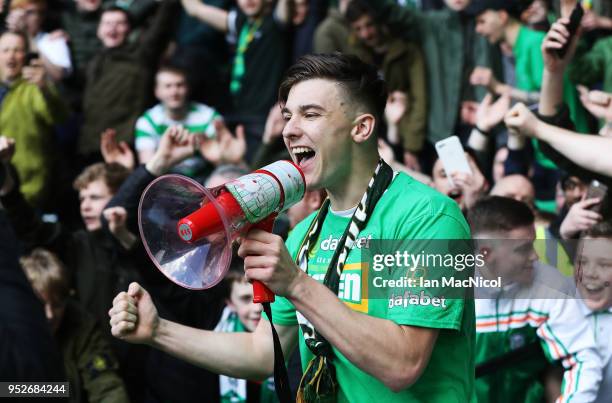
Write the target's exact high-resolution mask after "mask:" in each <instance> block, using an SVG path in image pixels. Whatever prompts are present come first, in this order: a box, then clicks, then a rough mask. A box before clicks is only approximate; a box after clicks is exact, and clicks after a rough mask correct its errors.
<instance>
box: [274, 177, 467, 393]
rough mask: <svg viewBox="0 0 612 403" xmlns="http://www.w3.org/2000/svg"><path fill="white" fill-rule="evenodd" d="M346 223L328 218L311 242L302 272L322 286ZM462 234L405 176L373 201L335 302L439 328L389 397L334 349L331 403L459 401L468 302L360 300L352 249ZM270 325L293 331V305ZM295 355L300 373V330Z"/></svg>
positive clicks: (445, 204)
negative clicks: (427, 353) (417, 367)
mask: <svg viewBox="0 0 612 403" xmlns="http://www.w3.org/2000/svg"><path fill="white" fill-rule="evenodd" d="M313 219H314V214H313V215H311V216H309V217H308V218H306V219H305V220H304V221H303V222H301V223H300V224H298V225H297V226H296V228H295V229H294V230H293V231H292V233H291V234H290V236H289V239H288V240H287V248H288V250H289V252H290V253H291V254H292V256H293V257H294V258H295V256H296V254H297V249H298V248H299V245H300V243H301V241H302V239H303V238H304V237H305V232H306V231H307V229H308V226H309V225H310V223H311V222H312V220H313ZM349 219H350V218H349V217H348V216H341V215H338V213H333V212H331V211H330V212H329V213H328V214H327V217H326V219H325V221H324V224H323V227H322V229H321V234H320V237H319V241H318V242H317V244H316V245H315V246H314V247H313V250H312V253H311V255H310V256H309V260H308V273H309V275H311V276H313V277H314V278H316V279H317V280H318V281H321V282H322V281H323V277H324V275H325V271H326V269H327V265H328V263H329V261H330V260H331V258H332V255H333V253H334V250H335V247H336V245H337V243H338V240H339V238H340V237H341V235H342V233H343V232H344V229H345V227H346V225H347V224H348V222H349ZM469 237H470V232H469V228H468V226H467V224H466V222H465V220H464V218H463V216H462V215H461V212H460V210H459V208H458V207H457V204H456V203H455V202H454V201H452V200H451V199H449V198H447V197H445V196H443V195H442V194H440V193H438V192H437V191H435V190H433V189H432V188H430V187H428V186H426V185H423V184H421V183H420V182H418V181H416V180H414V179H412V178H411V177H409V176H408V175H405V174H399V175H398V176H397V177H396V178H395V179H394V181H393V182H392V184H391V185H390V187H389V189H387V191H386V193H385V194H384V195H383V196H382V198H381V199H380V200H379V202H378V204H377V205H376V208H375V210H374V212H373V213H372V216H371V218H370V220H369V222H368V225H367V226H366V227H365V228H364V230H363V231H362V232H361V233H360V235H359V239H360V240H358V241H357V242H356V247H355V248H354V249H353V250H351V252H350V253H349V256H348V259H347V262H346V265H345V268H344V272H343V274H342V277H341V281H340V287H339V293H338V295H339V298H340V299H342V300H343V301H344V302H345V303H346V304H347V306H349V307H350V308H351V309H354V310H356V311H358V312H361V313H364V314H367V315H370V316H374V317H378V318H384V319H388V320H391V321H393V322H395V323H397V324H400V325H411V326H420V327H429V328H437V329H440V333H439V336H438V339H437V341H436V344H435V346H434V349H433V352H432V354H431V358H430V360H429V364H428V366H427V368H426V369H425V370H424V372H423V374H422V375H421V377H420V378H419V379H418V381H417V382H416V383H415V384H414V385H412V386H411V387H409V388H407V389H405V390H403V391H401V392H399V393H394V392H392V391H391V390H390V389H388V388H387V387H386V386H385V385H384V384H383V383H382V382H380V381H379V380H377V379H375V378H374V377H372V376H371V375H369V374H367V373H365V372H363V371H362V370H360V369H359V368H357V367H356V366H354V365H353V364H352V363H350V362H349V361H348V360H347V358H346V357H344V356H343V355H342V354H341V353H340V352H339V351H338V350H336V349H335V348H334V352H335V355H336V359H335V361H334V362H335V366H336V371H337V378H338V383H339V385H340V390H339V395H338V401H339V402H351V403H356V402H368V403H369V402H374V401H376V402H386V403H391V402H417V401H426V402H440V403H442V402H443V403H450V402H466V401H469V400H470V399H471V398H472V397H473V385H474V358H473V355H474V354H473V353H474V340H475V339H474V326H475V325H474V301H473V300H470V299H453V300H450V301H447V304H446V307H445V308H442V307H433V306H431V305H429V306H421V305H409V306H408V307H407V308H404V307H393V308H389V301H388V300H386V299H383V298H378V299H371V298H370V299H368V298H367V286H368V283H369V282H368V279H367V276H368V268H367V266H366V265H364V264H362V263H361V260H360V259H361V257H362V254H361V253H359V249H360V248H359V245H360V246H361V247H362V248H366V247H368V243H367V240H368V239H370V240H376V239H395V240H397V239H468V238H469ZM272 311H273V321H274V323H275V324H278V325H283V326H295V325H297V324H298V322H297V318H296V312H295V308H294V306H293V305H292V304H291V302H289V301H288V300H287V299H285V298H277V299H276V302H275V303H274V304H273V305H272ZM299 346H300V354H301V359H302V367H303V368H304V369H305V367H306V365H307V364H308V362H309V361H310V360H311V359H312V358H313V355H312V353H311V352H310V350H309V349H308V348H307V347H306V345H305V343H304V339H303V336H302V334H301V330H300V342H299Z"/></svg>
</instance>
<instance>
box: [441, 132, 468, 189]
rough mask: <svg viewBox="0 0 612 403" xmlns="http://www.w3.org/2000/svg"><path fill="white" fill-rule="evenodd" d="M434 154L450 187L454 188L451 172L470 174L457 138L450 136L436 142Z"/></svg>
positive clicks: (463, 151)
mask: <svg viewBox="0 0 612 403" xmlns="http://www.w3.org/2000/svg"><path fill="white" fill-rule="evenodd" d="M436 152H437V153H438V158H440V161H442V166H443V167H444V170H445V171H446V175H447V177H448V180H449V182H450V184H451V186H453V187H454V186H455V184H454V183H453V180H452V179H451V176H450V174H451V173H452V172H465V173H468V174H471V173H472V170H471V169H470V164H469V163H468V160H467V157H466V156H465V150H464V149H463V146H462V145H461V141H460V140H459V137H457V136H451V137H447V138H445V139H444V140H440V141H438V142H437V143H436Z"/></svg>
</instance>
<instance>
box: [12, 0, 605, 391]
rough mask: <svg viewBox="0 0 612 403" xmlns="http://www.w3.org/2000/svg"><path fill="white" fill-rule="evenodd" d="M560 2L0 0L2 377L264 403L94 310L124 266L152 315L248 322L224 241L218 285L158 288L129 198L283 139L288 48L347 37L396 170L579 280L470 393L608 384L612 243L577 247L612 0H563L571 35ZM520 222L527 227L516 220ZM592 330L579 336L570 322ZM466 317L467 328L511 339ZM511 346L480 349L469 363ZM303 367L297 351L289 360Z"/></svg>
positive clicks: (599, 222)
mask: <svg viewBox="0 0 612 403" xmlns="http://www.w3.org/2000/svg"><path fill="white" fill-rule="evenodd" d="M576 3H577V2H576V1H575V0H560V1H558V0H557V1H554V0H553V1H547V0H531V1H529V0H524V1H518V0H471V1H470V0H444V1H442V0H429V1H427V0H403V1H394V0H338V1H333V0H332V1H329V0H277V1H272V0H236V1H232V0H116V1H112V0H74V1H72V0H12V1H7V0H4V1H3V2H0V4H1V5H2V6H1V7H2V19H3V20H2V21H3V23H4V30H3V32H2V33H0V78H1V83H0V161H1V165H0V203H1V208H0V228H1V229H0V300H2V301H3V302H4V303H3V304H2V308H1V309H0V317H1V318H2V319H1V320H0V361H1V362H0V379H1V380H14V381H25V380H32V381H35V380H42V379H45V380H57V381H63V380H66V379H68V380H69V381H70V382H71V401H75V402H77V401H78V402H85V401H89V402H98V401H105V402H127V401H132V402H144V401H146V402H188V401H207V402H208V401H211V402H212V401H227V402H229V401H232V402H238V401H246V399H248V401H259V400H258V399H261V401H274V399H275V396H274V393H273V391H274V385H273V382H272V381H271V380H268V381H266V382H264V383H262V384H255V383H253V382H250V381H245V380H236V379H231V378H227V377H218V376H217V375H215V374H212V373H210V372H208V371H206V370H205V369H202V368H198V367H196V366H193V365H191V364H189V363H186V362H183V361H180V360H177V359H175V358H173V357H171V356H169V355H167V354H165V353H163V352H160V351H157V350H155V349H152V348H150V347H148V346H144V345H131V344H128V343H125V342H123V341H121V340H119V339H117V338H113V337H112V336H111V333H110V327H109V326H108V319H109V317H108V311H109V309H110V307H111V306H112V303H113V299H114V298H115V296H116V295H117V294H118V293H119V292H121V291H125V290H126V289H127V288H128V286H129V284H130V283H131V282H134V281H138V282H139V283H140V284H144V285H145V287H146V288H147V290H149V293H150V295H151V297H152V298H153V299H154V300H155V304H156V306H157V309H158V310H159V311H160V313H161V314H163V315H164V317H166V318H169V319H172V320H174V321H176V322H179V323H182V324H185V325H188V326H192V327H197V328H201V329H209V330H213V329H214V330H217V331H232V332H233V331H252V330H253V329H254V325H253V323H256V322H257V321H258V320H259V319H260V317H261V307H259V306H258V305H256V304H253V303H251V302H250V300H251V298H252V295H251V293H250V285H249V284H248V283H246V282H245V281H244V278H243V272H242V267H241V260H240V259H239V258H238V257H237V256H236V257H235V258H234V260H233V263H232V269H231V270H230V275H229V276H228V279H227V280H226V281H225V282H224V283H223V284H222V285H219V286H217V287H215V288H213V289H211V290H208V291H205V292H192V291H188V290H185V289H182V288H180V287H178V286H176V285H174V284H173V283H171V282H170V281H168V280H167V279H166V278H165V277H164V276H163V275H161V273H159V272H158V271H157V270H155V269H154V267H153V266H152V263H151V262H150V260H149V259H148V257H147V254H146V252H145V250H144V247H143V245H142V241H141V239H140V235H139V230H138V222H137V215H138V213H137V208H138V202H139V198H140V195H141V194H142V192H143V190H144V189H145V188H146V186H147V185H148V184H149V183H150V182H151V181H153V180H154V179H155V178H156V177H158V176H160V175H162V174H165V173H169V172H171V173H179V174H183V175H186V176H189V177H191V178H194V179H195V180H197V181H199V182H200V183H202V184H205V185H206V186H208V187H214V186H218V185H220V184H222V183H224V182H226V181H227V180H231V179H234V178H237V177H239V176H241V175H243V174H245V173H248V172H249V170H250V169H254V168H259V167H261V166H263V165H265V164H267V163H270V162H273V161H276V160H278V159H282V158H289V155H288V153H287V151H286V149H285V146H284V141H283V136H282V132H283V127H284V119H283V115H282V112H281V107H280V106H279V104H278V103H277V93H278V87H279V84H280V82H281V79H282V77H283V74H284V72H285V70H286V69H287V67H289V66H290V65H291V63H292V62H294V61H296V60H297V59H298V58H299V57H301V56H303V55H307V54H310V53H332V52H342V53H347V54H354V55H357V56H359V57H360V58H361V59H362V60H364V61H366V62H367V63H370V64H373V65H375V66H376V67H377V68H378V70H379V72H380V74H381V75H382V76H383V77H384V79H385V81H386V83H387V87H388V94H389V95H388V100H387V105H386V108H385V116H384V118H385V119H384V121H383V122H380V127H379V128H378V136H379V140H378V143H379V153H380V155H381V156H382V157H383V158H384V159H385V160H386V161H387V162H388V163H389V164H390V165H391V166H392V167H393V168H394V170H399V171H405V172H407V173H409V174H410V175H411V176H412V177H414V178H416V179H418V180H419V181H421V182H424V183H426V184H428V185H430V186H432V187H434V188H435V189H437V190H438V191H439V192H441V193H443V194H446V195H447V196H449V197H450V198H452V199H454V200H455V201H456V202H457V203H458V204H459V206H460V207H461V209H462V210H463V212H464V213H465V214H466V217H467V218H468V221H469V222H470V225H471V226H472V231H473V236H474V237H475V238H477V237H479V236H481V237H483V238H486V237H491V236H492V235H491V234H493V233H494V234H496V235H498V236H501V237H508V238H513V237H515V238H523V239H529V237H532V238H534V239H537V241H536V243H535V248H536V250H537V256H536V257H535V258H533V256H532V257H530V258H529V259H531V260H534V261H535V260H537V261H538V265H539V266H537V267H547V268H549V269H550V267H554V268H555V273H556V274H557V275H558V280H559V281H560V282H563V283H564V284H570V283H571V282H572V281H574V280H578V290H579V291H580V292H581V293H582V297H584V298H586V300H585V302H584V303H582V302H580V301H579V302H577V304H578V305H575V306H574V305H572V303H570V302H568V300H567V299H558V300H555V301H556V302H550V303H549V304H547V305H546V304H545V305H529V306H527V307H526V308H525V307H523V310H527V311H529V310H531V309H533V310H534V311H535V310H536V309H537V310H539V311H545V312H546V317H547V318H550V320H547V321H543V322H538V319H537V318H536V319H534V320H533V321H532V322H531V326H532V327H534V328H536V329H538V337H540V338H541V339H542V340H544V341H543V342H542V344H543V345H546V343H547V341H546V340H545V339H546V337H547V336H546V332H547V330H541V332H542V334H541V333H540V329H544V327H545V326H544V325H543V323H544V322H545V323H546V326H547V329H549V330H550V329H552V330H550V332H551V334H552V331H553V330H554V331H557V330H559V332H561V333H565V334H568V333H569V334H570V336H562V337H561V339H563V340H564V341H567V343H566V347H567V349H568V350H567V351H566V352H565V354H563V353H557V352H556V351H555V352H552V353H551V352H550V351H548V350H547V351H546V352H545V353H543V352H542V351H539V353H537V354H535V355H534V354H531V353H530V354H531V355H530V356H529V360H531V361H533V362H535V364H534V363H533V362H532V363H531V364H529V365H532V364H533V365H532V366H531V367H530V368H532V370H531V369H530V370H527V369H526V366H522V367H521V368H520V369H516V368H513V367H509V369H504V368H503V367H504V365H506V364H500V365H501V367H502V369H501V371H509V372H513V371H515V372H516V373H518V372H520V374H521V375H520V376H518V375H517V376H516V378H517V380H516V382H519V383H518V385H522V388H521V386H516V385H517V384H512V383H511V382H509V381H508V379H511V378H512V376H506V377H505V378H504V380H503V381H502V380H500V378H499V377H497V378H495V377H496V376H497V375H491V374H490V373H487V374H485V375H484V377H483V378H481V379H484V381H483V384H482V385H486V386H482V385H481V386H480V387H479V389H478V390H477V391H478V397H479V400H480V401H492V402H493V401H544V400H546V401H554V400H555V399H556V398H558V397H559V396H560V395H561V394H563V395H564V396H566V397H567V396H570V395H571V394H572V393H575V394H579V393H581V390H580V388H584V391H583V392H584V393H585V396H586V395H588V394H589V392H588V391H589V390H591V392H590V393H591V395H592V397H593V398H595V397H596V396H597V399H598V400H597V401H599V402H604V401H609V400H606V398H607V399H609V398H610V396H612V358H611V356H612V347H611V346H612V343H611V342H612V339H611V338H610V336H609V334H610V333H607V334H606V333H604V332H605V331H607V332H610V331H612V321H611V320H610V318H609V317H610V316H612V315H609V313H610V312H612V311H611V309H612V291H610V290H611V289H612V288H611V287H610V282H611V281H612V267H611V264H612V263H610V262H612V255H610V252H609V250H612V249H611V248H609V247H608V255H609V256H608V255H605V253H603V252H605V249H606V248H603V249H597V251H594V252H593V253H603V255H602V256H600V258H599V259H598V260H597V259H591V261H595V260H597V262H596V263H592V262H591V263H589V258H588V257H584V256H583V254H581V253H580V250H578V248H577V245H580V244H579V243H578V241H579V240H581V239H583V240H584V239H599V238H603V237H612V224H610V223H611V222H612V221H610V220H612V215H611V210H610V208H609V205H608V200H607V199H608V198H607V197H606V194H605V191H604V192H603V193H596V194H595V193H591V191H592V190H593V189H594V188H599V189H602V188H603V189H605V187H606V186H608V187H609V186H612V159H611V158H610V156H612V139H609V138H608V137H609V136H612V67H611V65H610V64H609V62H610V61H612V36H610V34H612V6H611V5H610V2H608V1H604V0H600V1H598V0H592V1H590V0H588V1H587V0H582V1H578V3H581V4H582V7H583V8H584V10H585V15H584V17H583V18H582V21H581V24H580V28H579V30H578V32H577V34H576V35H573V36H572V35H570V32H569V31H568V23H569V16H570V13H571V12H572V10H573V9H574V7H575V5H576ZM561 48H565V51H564V52H560V49H561ZM377 123H379V122H377ZM593 133H596V134H593ZM451 135H456V136H458V137H459V138H460V140H461V142H462V143H463V146H464V148H465V150H466V152H467V158H468V162H469V166H470V170H471V173H465V172H445V170H444V167H443V165H442V161H441V160H439V159H438V158H437V155H436V152H435V147H434V145H435V143H436V142H437V141H439V140H442V139H445V138H447V137H449V136H451ZM345 157H346V158H348V156H342V155H339V156H338V158H345ZM449 179H450V180H449ZM325 196H326V195H325V192H321V191H309V192H307V193H306V196H305V198H304V199H303V200H302V202H300V203H299V204H298V205H296V206H294V207H293V208H291V209H290V210H289V211H288V212H287V214H286V215H285V216H281V217H280V218H279V219H278V221H277V224H276V227H275V231H276V232H277V233H279V234H283V235H286V234H287V232H288V231H289V230H290V229H291V228H293V227H294V226H295V225H296V224H297V223H298V222H299V221H301V220H302V219H303V218H305V217H306V216H308V215H309V214H310V213H311V212H313V211H315V210H317V209H318V208H319V207H320V205H321V203H322V202H323V200H324V199H325ZM509 199H514V200H509ZM526 227H529V228H533V231H534V232H533V234H532V233H531V232H529V231H527V232H520V231H519V233H520V235H516V233H515V232H513V231H515V230H516V229H517V228H518V229H523V230H524V229H525V228H526ZM482 234H485V235H482ZM483 242H484V241H483ZM585 245H586V244H585ZM583 246H584V245H583ZM592 248H595V246H593V247H592ZM583 249H584V250H586V249H588V248H587V247H586V246H585V247H584V248H583ZM595 249H596V248H595ZM584 250H582V252H584ZM532 258H533V259H532ZM601 261H603V263H602V262H601ZM579 262H580V263H579ZM517 264H518V263H517ZM19 266H21V270H19ZM579 266H580V267H581V270H580V271H578V270H576V267H579ZM512 269H513V268H512V267H510V268H509V269H508V270H510V271H511V270H512ZM541 270H542V272H543V271H544V270H548V269H541ZM555 273H553V274H551V275H552V276H553V277H554V274H555ZM555 278H557V277H555ZM583 278H586V279H588V280H585V281H584V282H583V281H582V279H583ZM521 281H522V280H521V279H517V282H519V283H520V282H521ZM529 281H531V280H529ZM546 281H549V280H546ZM566 281H567V283H566ZM28 283H29V284H30V285H31V286H30V285H28ZM585 284H586V285H585ZM569 288H571V287H569ZM494 298H498V299H499V298H501V301H502V303H501V305H502V306H503V303H504V299H503V298H506V299H507V300H510V299H512V298H511V297H507V296H505V297H500V296H497V297H494ZM40 301H42V305H41V304H40ZM483 301H487V300H483ZM479 302H480V301H479ZM506 302H507V301H506ZM574 302H575V301H574ZM498 303H499V301H498ZM483 304H484V302H482V304H477V306H476V309H477V311H476V317H477V324H476V326H477V332H479V334H480V333H482V334H483V335H484V334H486V333H487V332H489V331H490V330H489V329H488V328H487V325H486V324H481V323H480V319H479V317H484V316H486V315H491V314H493V315H494V314H497V313H498V312H497V313H491V312H492V310H493V311H494V310H495V309H500V308H499V306H498V308H495V307H491V306H488V305H486V306H485V305H483ZM43 305H44V309H43V308H42V306H43ZM570 305H571V306H570ZM508 309H510V308H508ZM512 309H516V307H515V308H512ZM479 310H480V311H479ZM602 312H605V313H608V316H605V315H601V313H602ZM540 313H541V312H540ZM570 313H571V315H570ZM507 314H508V313H507ZM479 315H480V316H479ZM509 315H512V313H510V314H509ZM45 316H46V320H45ZM600 316H601V317H600ZM598 317H599V322H598V319H597V318H598ZM592 318H594V319H592ZM530 320H531V319H530ZM593 320H594V321H595V323H597V326H601V330H599V333H598V330H597V329H595V330H592V329H591V328H589V325H590V323H591V322H593ZM534 321H535V323H536V325H533V323H534ZM483 323H484V322H483ZM481 325H482V326H481ZM603 329H606V330H603ZM593 332H594V333H595V336H593V340H594V341H593V343H595V344H594V345H593V346H591V347H592V348H591V347H590V346H589V345H588V343H586V342H585V343H586V344H581V343H580V342H578V341H576V338H578V337H579V336H580V335H583V334H585V333H593ZM480 337H481V338H480V339H477V346H478V345H488V344H487V343H493V344H494V343H505V342H506V341H504V340H501V339H497V340H493V339H492V338H487V339H486V340H485V338H483V337H484V336H482V335H481V336H480ZM530 337H531V336H530ZM533 337H536V336H533ZM512 340H514V339H512ZM478 343H481V344H478ZM519 347H521V346H519ZM513 349H514V347H509V346H505V347H499V348H492V350H489V353H490V354H486V353H483V350H479V351H480V352H479V354H478V355H477V357H476V360H477V364H478V363H479V362H480V363H487V361H489V360H490V359H491V358H493V357H494V355H495V354H498V355H500V354H505V353H508V352H511V351H512V350H513ZM544 349H545V350H546V347H544ZM491 351H495V354H493V353H492V352H491ZM517 354H520V353H517ZM60 356H61V357H63V366H62V365H61V364H59V363H61V362H62V360H61V359H60V358H59V357H60ZM568 357H570V358H571V357H574V358H575V359H576V360H577V361H579V362H585V363H586V364H585V365H584V371H585V372H584V378H583V379H586V380H587V381H583V383H579V382H578V381H575V382H573V383H572V377H574V379H575V377H576V376H577V374H579V372H580V371H582V370H583V368H582V367H581V368H580V369H576V364H575V363H574V364H572V363H571V362H567V363H566V362H565V361H571V359H569V358H568ZM593 357H595V358H593ZM547 359H548V360H547ZM556 361H559V362H560V361H563V366H555V364H554V362H556ZM595 361H597V363H594V362H595ZM291 362H295V357H294V359H292V360H291ZM508 365H514V364H508ZM580 365H582V364H580ZM597 368H599V370H600V371H599V373H598V374H597V373H596V371H597ZM602 368H603V372H602ZM606 369H607V372H606ZM300 371H301V369H300V368H296V367H294V366H292V367H291V368H290V373H291V374H292V379H293V378H295V379H298V380H299V372H300ZM489 371H490V370H489ZM573 371H575V372H573ZM588 371H592V372H588ZM564 373H565V374H564ZM497 374H499V372H498V373H497ZM602 374H603V375H602ZM487 376H488V377H489V378H487ZM509 377H510V378H509ZM494 378H495V379H494ZM562 378H563V379H564V383H563V385H561V379H562ZM591 381H592V382H591ZM576 384H577V385H578V386H577V387H576V390H570V388H571V387H573V386H575V385H576ZM293 386H294V387H295V385H293ZM515 388H518V389H520V390H521V392H520V393H519V392H516V391H515V390H514V389H515ZM504 399H506V400H504ZM530 399H531V400H530ZM581 401H588V400H581Z"/></svg>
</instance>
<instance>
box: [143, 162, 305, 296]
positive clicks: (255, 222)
mask: <svg viewBox="0 0 612 403" xmlns="http://www.w3.org/2000/svg"><path fill="white" fill-rule="evenodd" d="M305 187H306V186H305V180H304V174H303V173H302V171H301V170H300V168H299V167H298V166H297V165H295V164H294V163H293V162H290V161H277V162H275V163H273V164H270V165H267V166H265V167H263V168H261V169H258V170H257V171H254V172H252V173H250V174H248V175H245V176H242V177H240V178H238V179H235V180H232V181H229V182H227V183H225V184H224V185H222V186H219V187H216V188H214V189H206V188H204V187H203V186H201V185H200V184H199V183H197V182H195V181H194V180H192V179H189V178H187V177H184V176H180V175H166V176H162V177H160V178H158V179H156V180H155V181H153V182H151V184H149V186H148V187H147V188H146V189H145V191H144V192H143V194H142V197H141V199H140V205H139V208H138V224H139V227H140V235H141V237H142V240H143V243H144V246H145V249H146V251H147V253H148V254H149V257H150V258H151V260H152V261H153V263H154V264H155V266H156V267H157V268H158V269H159V270H160V271H161V272H162V273H163V274H164V275H165V276H166V277H168V278H169V279H170V280H172V281H173V282H175V283H176V284H178V285H180V286H182V287H185V288H189V289H197V290H201V289H206V288H210V287H212V286H214V285H215V284H217V283H218V282H219V281H221V279H223V277H224V276H225V274H226V272H227V270H228V268H229V265H230V262H231V258H232V242H233V240H235V239H236V238H237V237H238V236H240V235H243V234H244V233H245V232H246V231H248V230H249V229H251V228H253V227H254V226H255V227H257V228H261V229H264V230H266V231H272V226H273V224H274V219H275V218H276V216H277V214H278V213H280V212H282V211H284V210H286V209H288V208H289V207H291V206H292V205H294V204H295V203H297V202H298V201H300V200H301V199H302V198H303V197H304V191H305ZM272 301H274V294H273V293H272V292H270V290H268V289H267V288H266V287H265V286H264V285H263V284H262V283H260V282H257V281H254V282H253V302H256V303H262V302H272Z"/></svg>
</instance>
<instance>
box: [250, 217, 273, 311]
mask: <svg viewBox="0 0 612 403" xmlns="http://www.w3.org/2000/svg"><path fill="white" fill-rule="evenodd" d="M275 219H276V214H271V215H270V216H268V217H267V218H265V219H264V220H263V221H260V222H258V223H257V224H255V225H253V228H257V229H260V230H263V231H267V232H272V230H273V229H274V220H275ZM274 299H275V297H274V293H273V292H272V291H270V289H269V288H268V287H266V285H265V284H264V283H262V282H261V281H257V280H255V281H253V302H254V303H256V304H263V303H264V302H274Z"/></svg>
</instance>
